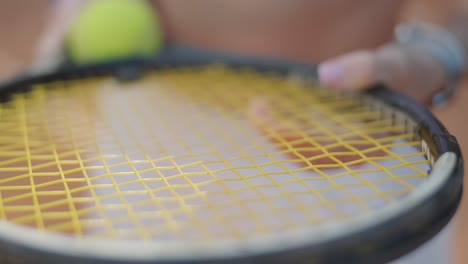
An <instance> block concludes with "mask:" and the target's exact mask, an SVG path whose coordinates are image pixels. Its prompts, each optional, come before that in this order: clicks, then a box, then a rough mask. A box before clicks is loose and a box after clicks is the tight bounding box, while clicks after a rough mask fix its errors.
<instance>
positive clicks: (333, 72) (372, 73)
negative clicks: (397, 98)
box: [318, 51, 378, 90]
mask: <svg viewBox="0 0 468 264" xmlns="http://www.w3.org/2000/svg"><path fill="white" fill-rule="evenodd" d="M376 68H377V65H376V58H375V54H374V52H371V51H356V52H353V53H349V54H345V55H343V56H340V57H337V58H334V59H331V60H328V61H325V62H323V63H322V64H320V65H319V68H318V75H319V80H320V82H321V83H322V84H324V85H325V86H327V87H329V88H332V89H337V90H357V89H363V88H366V87H367V86H369V85H370V84H373V83H375V82H377V81H378V80H377V75H378V74H377V72H376V71H377V69H376Z"/></svg>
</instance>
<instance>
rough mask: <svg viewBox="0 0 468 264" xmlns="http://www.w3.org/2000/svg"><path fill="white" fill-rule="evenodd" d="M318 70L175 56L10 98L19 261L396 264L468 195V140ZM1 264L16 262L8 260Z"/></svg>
mask: <svg viewBox="0 0 468 264" xmlns="http://www.w3.org/2000/svg"><path fill="white" fill-rule="evenodd" d="M315 76H316V74H315V68H314V67H312V66H310V65H304V64H300V63H295V62H286V61H277V60H269V59H258V58H242V57H235V56H161V57H160V58H158V59H157V60H153V61H143V60H133V61H132V60H127V61H123V62H114V63H108V64H100V65H92V66H85V67H70V68H62V69H61V70H59V71H56V72H53V73H48V74H43V75H35V76H29V77H25V78H19V79H17V80H14V81H11V82H9V83H5V84H3V85H1V87H0V94H1V98H2V103H1V104H0V171H1V174H0V219H1V220H0V256H2V258H3V259H2V260H3V262H5V263H382V262H387V261H391V260H393V259H396V258H398V257H400V256H403V255H405V254H407V253H409V252H411V251H412V250H414V249H415V248H417V247H419V246H420V245H421V244H423V243H424V242H425V241H427V240H429V239H430V238H432V237H433V236H435V235H436V234H437V233H438V232H439V231H440V230H441V229H442V228H443V227H444V226H445V225H446V224H447V223H448V222H449V221H450V219H451V218H452V216H453V215H454V213H455V212H456V209H457V207H458V204H459V202H460V198H461V194H462V174H463V165H462V157H461V153H460V149H459V146H458V144H457V141H456V139H455V138H454V137H453V136H452V135H450V134H449V133H448V132H447V130H446V129H445V128H444V127H443V125H442V124H441V123H440V122H439V121H437V120H436V118H434V117H433V116H432V115H431V113H430V112H429V111H428V110H426V109H424V108H423V107H421V106H420V105H418V104H416V103H414V102H413V101H411V100H409V99H408V98H406V97H404V96H402V95H400V94H398V93H396V92H394V91H390V90H389V89H386V88H385V87H383V86H380V85H378V86H376V87H373V88H371V89H369V90H368V91H367V92H365V93H338V92H332V91H329V90H327V89H323V88H321V87H320V85H318V84H317V83H316V81H315ZM3 262H2V263H3Z"/></svg>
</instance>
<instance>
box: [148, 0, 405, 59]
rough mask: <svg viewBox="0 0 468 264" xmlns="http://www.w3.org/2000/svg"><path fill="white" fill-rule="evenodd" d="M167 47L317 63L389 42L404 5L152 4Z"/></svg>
mask: <svg viewBox="0 0 468 264" xmlns="http://www.w3.org/2000/svg"><path fill="white" fill-rule="evenodd" d="M154 2H155V4H156V7H157V9H158V11H159V13H160V14H161V17H162V19H163V24H164V27H165V31H166V37H167V39H168V41H169V42H172V43H177V44H185V45H191V46H195V47H203V48H210V49H214V50H223V51H231V52H242V53H248V54H249V53H250V54H257V55H268V56H280V57H288V58H293V59H298V60H305V61H312V62H319V61H321V60H323V59H326V58H329V57H331V56H336V55H339V54H342V53H344V52H347V51H351V50H356V49H365V48H375V47H377V46H379V45H381V44H383V43H385V42H386V41H388V40H390V38H391V37H392V33H393V28H394V26H395V23H396V22H397V21H398V19H399V13H400V11H401V8H402V4H403V2H404V0H378V1H376V0H353V1H348V0H190V1H186V0H156V1H154Z"/></svg>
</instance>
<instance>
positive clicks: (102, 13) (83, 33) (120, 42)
mask: <svg viewBox="0 0 468 264" xmlns="http://www.w3.org/2000/svg"><path fill="white" fill-rule="evenodd" d="M162 43H163V35H162V30H161V28H160V24H159V19H158V15H157V14H156V12H155V10H154V8H152V7H151V5H150V4H149V3H148V2H147V1H143V0H94V1H91V2H89V3H88V4H86V5H85V6H84V7H83V9H82V10H80V12H79V14H78V15H77V18H76V20H75V21H74V23H73V26H72V28H71V30H70V32H69V35H68V39H67V49H68V55H69V57H70V60H71V61H72V62H73V63H76V64H86V63H96V62H105V61H112V60H118V59H123V58H127V57H145V56H151V55H154V54H156V53H157V52H158V51H159V50H160V49H161V48H162Z"/></svg>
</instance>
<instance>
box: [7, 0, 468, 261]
mask: <svg viewBox="0 0 468 264" xmlns="http://www.w3.org/2000/svg"><path fill="white" fill-rule="evenodd" d="M379 1H386V0H379ZM49 2H50V1H47V0H34V1H28V0H0V81H4V80H6V79H8V78H11V77H13V76H14V75H15V74H17V73H20V72H21V71H23V70H25V69H27V68H28V66H29V65H30V63H31V60H32V58H33V54H34V51H35V50H34V48H35V45H36V42H37V40H38V38H39V36H40V35H41V33H42V32H43V29H44V25H45V22H46V19H47V14H48V13H47V12H48V3H49ZM452 4H453V3H452V2H451V1H442V0H410V1H408V6H407V8H406V9H405V10H406V11H405V13H404V14H403V17H402V19H408V18H415V19H424V20H429V21H443V20H444V19H445V17H446V16H447V15H448V14H449V13H450V11H451V9H452V8H453V5H452ZM462 86H463V87H461V89H460V93H459V95H458V96H457V98H456V99H455V100H454V101H453V102H452V104H451V105H449V106H448V107H445V108H444V109H438V110H436V111H434V112H435V114H436V115H437V116H438V117H439V118H440V120H441V121H442V122H443V123H444V124H445V125H446V126H447V127H448V128H449V130H450V132H451V133H452V134H454V135H455V136H456V137H457V138H458V140H459V142H460V143H461V145H462V150H463V152H464V153H465V156H466V155H468V154H466V153H468V135H466V132H467V131H468V122H467V119H466V117H464V114H465V113H466V104H467V102H468V81H466V80H465V81H464V82H463V84H462ZM465 115H466V114H465ZM455 229H456V231H455V233H456V236H455V237H454V243H455V245H456V247H455V248H454V249H453V250H454V252H453V253H454V254H455V255H456V259H457V263H459V264H462V263H468V250H466V246H465V245H466V244H467V243H468V195H465V196H464V201H463V202H462V205H461V208H460V210H459V212H458V214H457V216H456V218H455Z"/></svg>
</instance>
